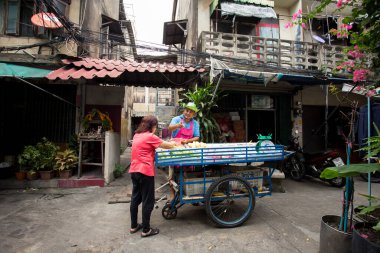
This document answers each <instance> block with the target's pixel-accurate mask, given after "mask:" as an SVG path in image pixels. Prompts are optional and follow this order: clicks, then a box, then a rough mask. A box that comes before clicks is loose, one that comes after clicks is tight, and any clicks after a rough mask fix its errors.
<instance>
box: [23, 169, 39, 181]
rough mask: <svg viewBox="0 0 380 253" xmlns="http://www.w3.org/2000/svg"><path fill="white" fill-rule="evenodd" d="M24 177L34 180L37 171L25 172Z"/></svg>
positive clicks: (36, 176)
mask: <svg viewBox="0 0 380 253" xmlns="http://www.w3.org/2000/svg"><path fill="white" fill-rule="evenodd" d="M26 178H27V179H28V180H36V179H37V178H38V173H37V172H30V171H28V172H26Z"/></svg>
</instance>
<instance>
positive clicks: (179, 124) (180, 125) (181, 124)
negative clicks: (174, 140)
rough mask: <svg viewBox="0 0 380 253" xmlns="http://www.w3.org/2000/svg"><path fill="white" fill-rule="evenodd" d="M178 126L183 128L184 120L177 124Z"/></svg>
mask: <svg viewBox="0 0 380 253" xmlns="http://www.w3.org/2000/svg"><path fill="white" fill-rule="evenodd" d="M176 126H177V128H182V127H184V125H183V123H182V122H179V123H178V124H176Z"/></svg>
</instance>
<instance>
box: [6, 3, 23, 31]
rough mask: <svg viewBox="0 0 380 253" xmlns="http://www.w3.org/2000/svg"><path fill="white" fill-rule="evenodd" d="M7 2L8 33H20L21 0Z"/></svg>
mask: <svg viewBox="0 0 380 253" xmlns="http://www.w3.org/2000/svg"><path fill="white" fill-rule="evenodd" d="M5 3H6V7H5V9H6V21H5V22H6V24H5V33H6V34H18V32H19V29H18V20H19V16H20V0H8V1H6V2H5Z"/></svg>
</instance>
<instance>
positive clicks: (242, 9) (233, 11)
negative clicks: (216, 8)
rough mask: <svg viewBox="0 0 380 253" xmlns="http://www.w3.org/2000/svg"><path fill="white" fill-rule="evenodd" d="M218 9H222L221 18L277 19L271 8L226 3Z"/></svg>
mask: <svg viewBox="0 0 380 253" xmlns="http://www.w3.org/2000/svg"><path fill="white" fill-rule="evenodd" d="M220 8H221V9H222V16H225V15H236V16H241V17H256V18H277V15H276V12H275V11H274V10H273V8H271V7H260V6H256V5H248V4H237V3H230V2H226V3H221V4H220Z"/></svg>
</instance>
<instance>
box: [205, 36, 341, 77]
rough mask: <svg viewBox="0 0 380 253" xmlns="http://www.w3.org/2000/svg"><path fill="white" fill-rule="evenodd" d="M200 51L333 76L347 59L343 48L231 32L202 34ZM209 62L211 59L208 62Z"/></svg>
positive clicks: (263, 65)
mask: <svg viewBox="0 0 380 253" xmlns="http://www.w3.org/2000/svg"><path fill="white" fill-rule="evenodd" d="M199 46H200V48H199V51H201V52H204V53H208V54H210V55H215V56H226V57H228V58H232V59H240V60H241V59H246V60H249V61H250V62H251V63H252V64H254V65H257V66H262V67H265V66H272V67H279V68H286V69H298V70H320V71H323V73H331V72H332V70H334V69H335V67H336V66H337V65H338V63H339V62H340V61H342V60H343V57H344V53H343V49H344V47H343V46H329V45H325V44H317V43H309V42H297V41H292V40H281V39H271V38H264V37H257V36H248V35H240V34H231V33H217V32H202V34H201V37H200V43H199ZM204 61H205V62H203V63H205V64H208V63H209V58H207V59H205V60H204Z"/></svg>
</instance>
